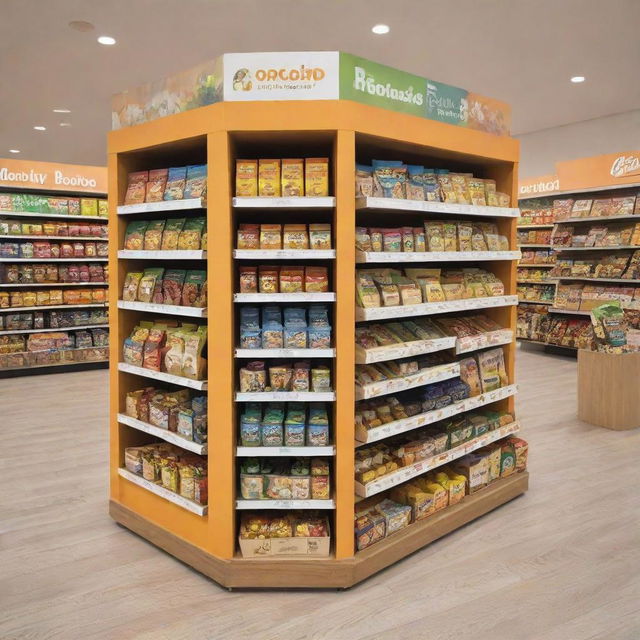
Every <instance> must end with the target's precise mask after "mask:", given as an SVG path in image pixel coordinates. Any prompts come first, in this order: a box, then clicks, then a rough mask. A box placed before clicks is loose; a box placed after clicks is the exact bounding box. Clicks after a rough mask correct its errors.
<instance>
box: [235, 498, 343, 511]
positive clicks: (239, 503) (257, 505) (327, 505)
mask: <svg viewBox="0 0 640 640" xmlns="http://www.w3.org/2000/svg"><path fill="white" fill-rule="evenodd" d="M335 507H336V503H335V500H269V499H265V500H236V509H335Z"/></svg>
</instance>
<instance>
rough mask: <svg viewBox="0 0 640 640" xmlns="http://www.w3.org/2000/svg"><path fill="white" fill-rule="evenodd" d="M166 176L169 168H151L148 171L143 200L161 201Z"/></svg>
mask: <svg viewBox="0 0 640 640" xmlns="http://www.w3.org/2000/svg"><path fill="white" fill-rule="evenodd" d="M168 176H169V169H152V170H151V171H149V181H148V182H147V184H146V196H145V202H162V197H163V196H164V188H165V186H166V184H167V178H168Z"/></svg>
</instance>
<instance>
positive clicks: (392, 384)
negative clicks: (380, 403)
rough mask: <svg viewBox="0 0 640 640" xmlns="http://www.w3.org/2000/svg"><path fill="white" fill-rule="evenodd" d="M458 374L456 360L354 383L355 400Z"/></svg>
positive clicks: (453, 376) (458, 368)
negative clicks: (379, 379) (413, 371)
mask: <svg viewBox="0 0 640 640" xmlns="http://www.w3.org/2000/svg"><path fill="white" fill-rule="evenodd" d="M459 375H460V365H459V364H458V363H457V362H451V363H448V364H441V365H437V366H435V367H429V368H428V369H423V370H422V371H419V372H418V373H415V374H413V375H410V376H405V377H403V378H392V379H391V380H382V381H380V382H371V383H369V384H366V385H363V386H360V385H358V384H356V400H368V399H369V398H377V397H379V396H385V395H387V394H389V393H398V392H400V391H406V390H407V389H414V388H415V387H422V386H424V385H426V384H433V383H434V382H442V381H443V380H449V379H451V378H456V377H457V376H459Z"/></svg>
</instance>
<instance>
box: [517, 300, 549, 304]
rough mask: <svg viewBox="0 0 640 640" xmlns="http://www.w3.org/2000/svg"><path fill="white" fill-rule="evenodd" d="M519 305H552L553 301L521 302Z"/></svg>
mask: <svg viewBox="0 0 640 640" xmlns="http://www.w3.org/2000/svg"><path fill="white" fill-rule="evenodd" d="M518 304H543V305H552V304H553V300H549V301H543V300H520V301H519V302H518Z"/></svg>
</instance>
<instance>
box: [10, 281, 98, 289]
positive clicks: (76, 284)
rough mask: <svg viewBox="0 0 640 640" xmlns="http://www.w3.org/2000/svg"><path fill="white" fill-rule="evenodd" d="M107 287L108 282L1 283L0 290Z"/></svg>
mask: <svg viewBox="0 0 640 640" xmlns="http://www.w3.org/2000/svg"><path fill="white" fill-rule="evenodd" d="M99 286H103V287H108V286H109V283H108V282H19V283H11V284H7V283H2V282H0V288H7V289H9V288H17V287H99Z"/></svg>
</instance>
